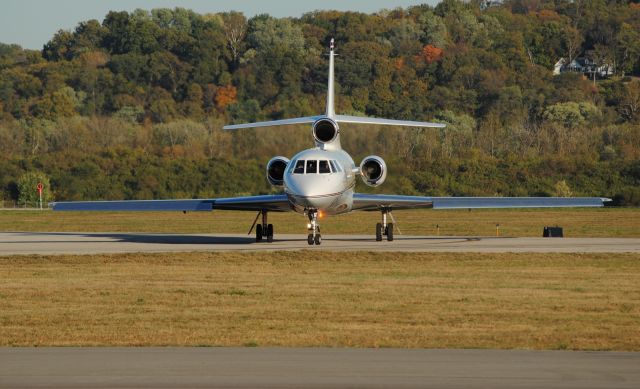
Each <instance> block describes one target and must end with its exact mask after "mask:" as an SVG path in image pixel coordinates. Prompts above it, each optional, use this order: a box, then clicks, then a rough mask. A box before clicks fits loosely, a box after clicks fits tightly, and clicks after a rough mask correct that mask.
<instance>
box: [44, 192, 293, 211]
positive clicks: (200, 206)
mask: <svg viewBox="0 0 640 389" xmlns="http://www.w3.org/2000/svg"><path fill="white" fill-rule="evenodd" d="M49 206H50V207H51V208H52V209H53V210H54V211H183V212H186V211H189V212H197V211H212V210H214V209H221V210H236V211H261V210H267V211H275V212H284V211H289V210H291V205H290V203H289V200H288V199H287V196H286V195H284V194H279V195H263V196H247V197H230V198H220V199H193V200H190V199H189V200H123V201H68V202H54V203H50V204H49Z"/></svg>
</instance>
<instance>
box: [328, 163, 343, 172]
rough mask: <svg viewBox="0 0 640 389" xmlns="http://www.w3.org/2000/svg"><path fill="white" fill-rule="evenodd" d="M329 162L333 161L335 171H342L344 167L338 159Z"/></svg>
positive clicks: (332, 165)
mask: <svg viewBox="0 0 640 389" xmlns="http://www.w3.org/2000/svg"><path fill="white" fill-rule="evenodd" d="M329 162H330V163H331V167H333V171H335V172H341V171H342V167H340V164H339V163H338V161H334V160H331V161H329Z"/></svg>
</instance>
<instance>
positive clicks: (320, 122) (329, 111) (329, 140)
mask: <svg viewBox="0 0 640 389" xmlns="http://www.w3.org/2000/svg"><path fill="white" fill-rule="evenodd" d="M334 49H335V44H334V40H333V38H332V39H331V43H330V45H329V76H328V81H327V107H326V112H325V114H324V115H317V116H306V117H299V118H292V119H280V120H271V121H266V122H257V123H244V124H231V125H227V126H224V127H223V129H225V130H237V129H240V128H256V127H272V126H286V125H292V124H311V125H312V127H311V128H312V131H313V138H314V140H315V142H316V146H318V147H321V148H323V149H339V148H340V127H339V123H354V124H370V125H382V126H404V127H421V128H444V127H445V125H444V124H442V123H433V122H418V121H411V120H394V119H381V118H372V117H366V116H349V115H336V113H335V88H334V67H335V66H334V58H335V52H334V51H335V50H334Z"/></svg>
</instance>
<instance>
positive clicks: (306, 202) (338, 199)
mask: <svg viewBox="0 0 640 389" xmlns="http://www.w3.org/2000/svg"><path fill="white" fill-rule="evenodd" d="M334 56H335V53H334V40H333V39H331V43H330V46H329V76H328V86H327V89H328V90H327V101H326V111H325V113H324V114H321V115H317V116H310V117H300V118H293V119H284V120H273V121H266V122H258V123H247V124H234V125H227V126H224V127H223V129H225V130H236V129H241V128H256V127H271V126H284V125H302V124H306V125H310V126H311V133H312V135H313V140H314V142H315V147H313V148H310V149H307V150H303V151H301V152H299V153H298V154H296V155H294V156H293V157H291V159H289V158H286V157H283V156H276V157H274V158H272V159H271V160H270V161H269V162H268V163H267V165H266V178H267V180H268V182H269V183H270V184H271V185H273V186H275V187H278V188H281V189H282V193H280V194H275V195H260V196H248V197H232V198H217V199H184V200H126V201H74V202H54V203H51V204H50V206H51V207H52V208H53V210H54V211H183V212H191V211H212V210H216V209H220V210H236V211H254V212H257V215H256V218H255V220H254V222H253V225H252V226H251V229H250V230H249V234H251V233H252V232H253V230H254V227H255V238H256V242H260V241H263V240H266V241H267V242H272V241H273V237H274V227H273V224H269V222H268V215H269V212H286V211H293V212H297V213H300V214H303V215H306V217H307V218H308V223H307V231H308V235H307V243H308V244H309V245H320V244H321V242H322V235H321V233H320V224H319V223H318V219H319V217H320V216H321V215H339V214H344V213H349V212H352V211H377V212H380V214H381V220H380V222H379V223H377V224H376V226H375V238H376V241H382V240H383V237H386V240H387V241H393V239H394V223H393V220H394V219H393V215H392V214H391V212H392V211H393V210H400V209H417V208H433V209H456V208H458V209H474V208H536V207H540V208H548V207H602V206H603V205H604V204H603V203H604V202H605V201H608V199H604V198H599V197H572V198H570V197H425V196H403V195H383V194H364V193H356V192H355V185H356V179H358V177H359V178H360V179H362V180H363V181H364V183H365V184H366V185H368V186H372V187H377V186H379V185H381V184H382V183H383V182H384V181H385V179H386V177H387V173H388V170H387V165H386V163H385V161H384V160H383V159H382V158H381V157H379V156H377V155H371V156H368V157H366V158H364V159H363V160H362V161H361V162H360V164H359V165H356V164H355V163H354V161H353V159H352V158H351V156H349V154H348V153H347V152H346V151H344V150H343V149H342V147H341V146H340V125H341V124H361V125H376V126H404V127H415V128H444V127H445V125H444V124H441V123H431V122H418V121H405V120H392V119H381V118H371V117H360V116H347V115H338V114H336V112H335V109H334ZM260 216H262V220H261V222H260V223H258V219H259V218H260ZM389 219H391V220H389ZM256 224H257V225H256Z"/></svg>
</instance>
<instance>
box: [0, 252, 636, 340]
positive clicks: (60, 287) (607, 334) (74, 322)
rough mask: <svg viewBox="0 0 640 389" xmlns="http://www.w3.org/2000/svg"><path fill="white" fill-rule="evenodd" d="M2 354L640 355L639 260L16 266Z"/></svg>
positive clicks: (194, 258)
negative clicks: (472, 351)
mask: <svg viewBox="0 0 640 389" xmlns="http://www.w3.org/2000/svg"><path fill="white" fill-rule="evenodd" d="M0 280H2V281H1V282H0V346H45V345H57V346H70V345H83V346H85V345H100V346H106V345H136V346H142V345H190V346H243V345H244V346H329V347H428V348H432V347H433V348H507V349H509V348H523V349H579V350H635V351H639V350H640V331H639V330H638V329H639V328H640V257H639V256H638V255H634V254H591V255H587V254H453V253H451V254H431V253H423V254H402V253H393V254H382V253H379V254H378V253H366V252H357V253H346V254H340V255H336V254H334V253H327V252H310V251H300V252H294V253H284V252H279V253H269V254H265V253H255V254H247V253H183V254H144V255H143V254H127V255H97V256H51V257H4V258H2V259H1V260H0Z"/></svg>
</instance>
